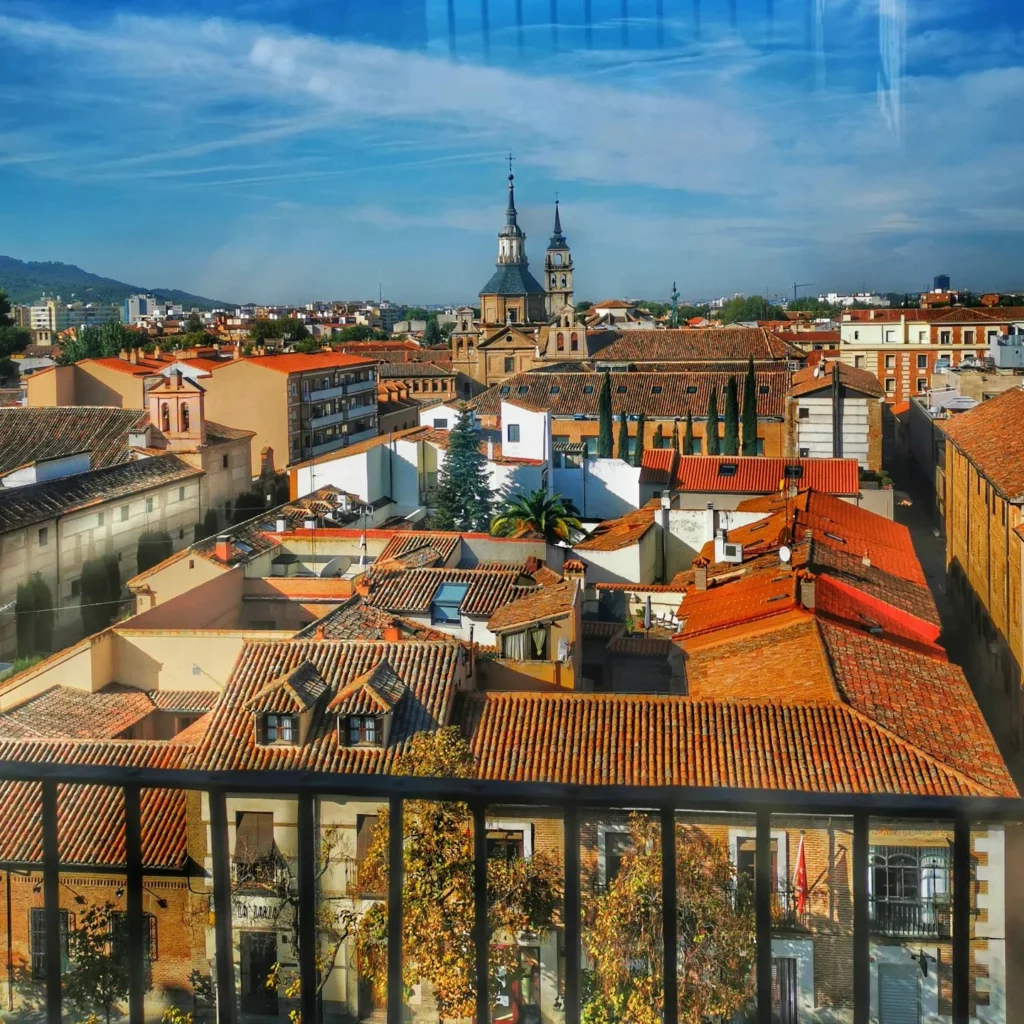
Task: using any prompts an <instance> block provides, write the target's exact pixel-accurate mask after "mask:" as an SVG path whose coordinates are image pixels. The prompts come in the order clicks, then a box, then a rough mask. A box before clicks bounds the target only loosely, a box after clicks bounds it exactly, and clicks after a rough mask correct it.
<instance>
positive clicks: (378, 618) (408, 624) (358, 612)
mask: <svg viewBox="0 0 1024 1024" xmlns="http://www.w3.org/2000/svg"><path fill="white" fill-rule="evenodd" d="M386 629H397V630H398V639H399V640H442V641H446V642H448V643H452V642H454V637H453V636H452V635H451V633H442V632H440V630H436V629H431V628H430V627H429V626H424V625H421V624H420V623H418V622H413V621H411V620H410V619H403V618H402V617H401V616H398V615H391V614H390V613H388V612H386V611H383V610H381V609H380V608H373V607H371V606H370V605H368V604H367V603H366V601H365V600H364V599H363V598H362V597H360V596H359V595H358V594H354V595H353V596H352V597H350V598H348V600H346V601H345V603H344V604H342V605H339V606H338V607H337V608H334V609H332V610H331V611H329V612H328V613H327V614H326V615H325V616H323V618H320V619H317V620H316V622H311V623H310V624H309V625H308V626H306V628H305V629H303V630H301V631H300V632H298V633H296V634H295V638H296V639H297V640H314V639H316V638H317V635H318V631H319V630H323V636H324V638H325V639H327V640H383V639H384V631H385V630H386Z"/></svg>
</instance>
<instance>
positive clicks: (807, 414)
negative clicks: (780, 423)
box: [797, 406, 811, 420]
mask: <svg viewBox="0 0 1024 1024" xmlns="http://www.w3.org/2000/svg"><path fill="white" fill-rule="evenodd" d="M797 416H798V418H799V419H802V420H807V419H810V418H811V410H810V409H808V408H807V407H806V406H803V407H801V409H800V411H799V412H798V413H797Z"/></svg>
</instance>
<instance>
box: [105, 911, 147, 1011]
mask: <svg viewBox="0 0 1024 1024" xmlns="http://www.w3.org/2000/svg"><path fill="white" fill-rule="evenodd" d="M142 916H143V929H142V965H143V972H144V976H145V979H146V991H147V992H149V991H150V990H152V988H153V961H154V960H156V959H157V953H158V948H157V924H156V917H155V916H154V915H153V914H143V915H142ZM110 952H111V955H112V956H113V957H114V959H115V960H121V961H123V962H124V963H127V962H128V914H127V913H126V912H125V911H123V910H115V911H113V912H112V913H111V915H110Z"/></svg>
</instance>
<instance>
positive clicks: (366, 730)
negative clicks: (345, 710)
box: [348, 715, 382, 747]
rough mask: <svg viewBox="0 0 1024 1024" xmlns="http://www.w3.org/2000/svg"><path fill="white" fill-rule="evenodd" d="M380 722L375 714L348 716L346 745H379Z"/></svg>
mask: <svg viewBox="0 0 1024 1024" xmlns="http://www.w3.org/2000/svg"><path fill="white" fill-rule="evenodd" d="M381 732H382V730H381V723H380V720H379V719H378V718H377V716H376V715H349V716H348V745H349V746H350V747H360V746H363V747H379V746H380V740H381Z"/></svg>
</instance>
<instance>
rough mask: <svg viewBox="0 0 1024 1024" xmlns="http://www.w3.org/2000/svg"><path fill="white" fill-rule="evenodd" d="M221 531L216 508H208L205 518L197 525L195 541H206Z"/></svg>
mask: <svg viewBox="0 0 1024 1024" xmlns="http://www.w3.org/2000/svg"><path fill="white" fill-rule="evenodd" d="M219 529H220V522H219V520H218V519H217V510H216V509H215V508H208V509H207V510H206V515H205V516H203V518H202V520H201V521H200V522H198V523H196V528H195V539H196V540H197V541H200V540H205V539H206V538H207V537H212V536H214V535H215V534H216V533H217V531H218V530H219Z"/></svg>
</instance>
